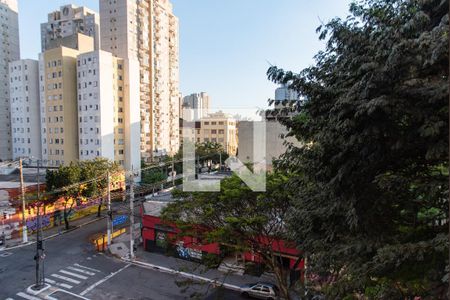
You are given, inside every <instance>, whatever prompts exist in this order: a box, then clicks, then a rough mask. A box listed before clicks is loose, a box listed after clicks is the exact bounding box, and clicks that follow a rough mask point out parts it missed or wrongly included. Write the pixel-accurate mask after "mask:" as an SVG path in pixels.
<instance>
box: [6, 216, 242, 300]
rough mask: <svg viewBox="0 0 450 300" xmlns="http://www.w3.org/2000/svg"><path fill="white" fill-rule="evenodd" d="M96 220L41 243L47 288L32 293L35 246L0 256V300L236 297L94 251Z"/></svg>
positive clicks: (98, 227) (102, 224)
mask: <svg viewBox="0 0 450 300" xmlns="http://www.w3.org/2000/svg"><path fill="white" fill-rule="evenodd" d="M104 229H105V222H104V221H103V220H102V221H98V222H94V223H91V224H89V225H86V226H84V227H82V228H80V229H77V230H74V231H71V232H69V233H66V234H63V235H60V236H57V237H55V238H52V239H50V240H47V241H46V242H45V245H44V246H45V252H46V258H45V278H46V283H48V284H49V288H48V289H47V290H45V291H44V292H42V293H40V294H38V295H32V294H31V293H30V292H29V291H27V288H28V287H30V286H31V285H33V284H34V281H35V261H34V260H33V257H34V255H35V249H36V244H32V245H28V246H24V247H21V248H16V249H8V250H5V251H2V252H0V283H1V284H0V286H1V289H0V299H8V300H11V299H31V300H37V299H44V298H45V297H46V296H50V297H51V298H48V299H158V300H159V299H238V298H240V296H239V295H238V294H237V293H234V292H230V291H225V292H223V291H219V290H214V289H212V288H211V287H208V285H206V284H201V283H193V282H187V281H186V280H185V279H184V278H177V277H176V276H174V275H171V274H166V273H161V272H159V271H155V270H150V269H145V268H141V267H137V266H134V265H130V264H128V263H125V262H122V261H120V260H118V259H115V258H112V257H109V256H107V255H103V254H99V253H97V252H96V251H95V249H94V246H93V244H92V242H91V241H90V238H91V237H92V236H93V235H95V234H97V233H99V232H102V231H104Z"/></svg>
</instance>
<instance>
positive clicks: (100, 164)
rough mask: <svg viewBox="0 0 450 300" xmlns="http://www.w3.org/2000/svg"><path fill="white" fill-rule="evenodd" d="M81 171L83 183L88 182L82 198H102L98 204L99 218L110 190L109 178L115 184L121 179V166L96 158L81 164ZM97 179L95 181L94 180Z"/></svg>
mask: <svg viewBox="0 0 450 300" xmlns="http://www.w3.org/2000/svg"><path fill="white" fill-rule="evenodd" d="M79 167H80V170H81V173H80V179H81V181H87V183H86V184H85V186H84V187H83V189H82V196H84V197H86V198H100V202H99V204H98V209H97V216H98V217H100V216H101V210H102V205H103V198H104V196H105V194H106V190H107V188H108V177H107V173H108V172H109V175H110V182H111V183H112V182H115V181H117V180H118V178H119V177H120V175H121V174H120V166H119V164H117V163H116V162H112V161H109V160H108V159H105V158H96V159H93V160H85V161H82V162H80V163H79ZM92 179H95V180H92Z"/></svg>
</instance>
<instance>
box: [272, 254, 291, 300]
mask: <svg viewBox="0 0 450 300" xmlns="http://www.w3.org/2000/svg"><path fill="white" fill-rule="evenodd" d="M267 261H269V262H270V267H271V269H272V270H273V272H274V273H275V277H276V279H277V284H278V287H279V288H280V292H281V296H282V297H283V298H284V299H286V300H291V295H290V294H289V287H288V284H287V281H286V276H284V272H283V266H282V265H281V263H279V262H278V261H277V258H276V256H275V255H274V254H272V255H271V256H270V258H268V259H267Z"/></svg>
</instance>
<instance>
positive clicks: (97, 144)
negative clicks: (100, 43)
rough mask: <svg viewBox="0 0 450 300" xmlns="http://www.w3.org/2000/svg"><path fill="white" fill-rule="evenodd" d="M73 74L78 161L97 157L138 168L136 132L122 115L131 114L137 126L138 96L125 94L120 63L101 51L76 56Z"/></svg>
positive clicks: (121, 61)
mask: <svg viewBox="0 0 450 300" xmlns="http://www.w3.org/2000/svg"><path fill="white" fill-rule="evenodd" d="M77 72H78V74H77V78H78V134H79V152H80V153H79V155H80V156H79V158H80V160H86V159H94V158H96V157H99V156H101V157H105V158H108V159H110V160H112V161H116V162H118V163H120V164H121V165H122V166H124V167H125V168H126V169H131V168H132V167H134V168H138V167H139V164H140V151H139V138H140V137H139V132H136V131H133V130H132V128H130V127H131V126H132V124H131V122H129V120H130V117H129V116H128V115H127V114H126V113H127V112H130V111H131V112H132V113H133V114H135V115H136V116H137V120H136V126H139V123H138V122H139V119H138V116H139V95H138V94H137V93H136V95H135V96H134V97H132V98H131V99H130V98H129V97H127V94H126V93H125V89H126V83H125V74H126V73H125V67H124V60H123V59H121V58H117V57H113V56H112V54H111V53H109V52H105V51H101V50H99V51H93V52H88V53H84V54H80V55H79V56H78V61H77ZM133 110H134V111H133ZM133 132H134V135H133Z"/></svg>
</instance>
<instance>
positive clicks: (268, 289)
mask: <svg viewBox="0 0 450 300" xmlns="http://www.w3.org/2000/svg"><path fill="white" fill-rule="evenodd" d="M241 294H242V296H244V297H249V298H250V297H251V298H256V299H265V300H275V299H280V290H279V289H278V287H277V286H276V285H275V284H273V283H268V282H257V283H251V284H246V285H244V286H242V287H241Z"/></svg>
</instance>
